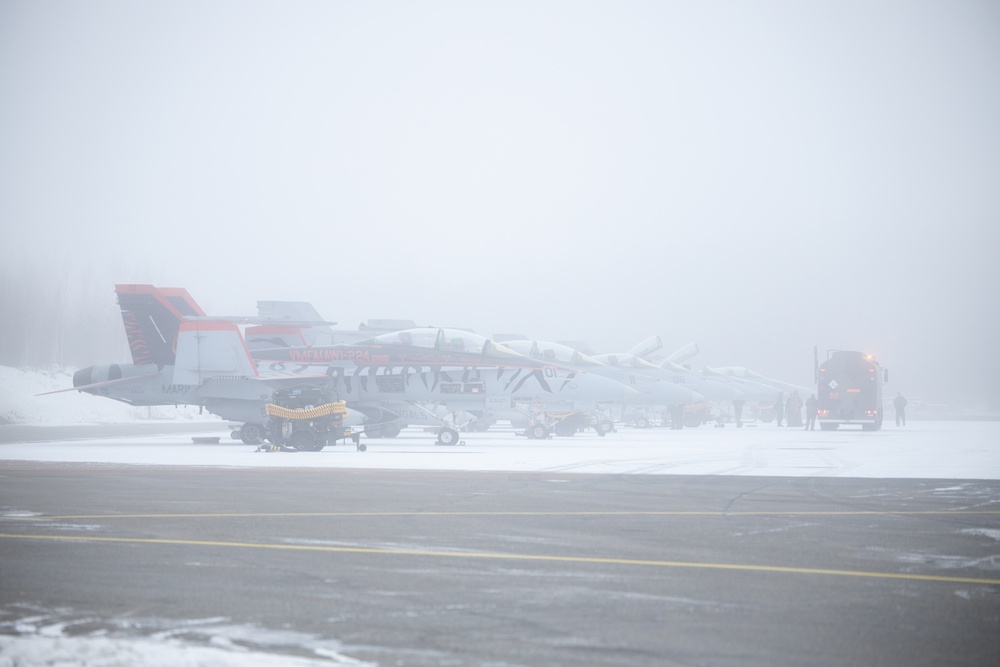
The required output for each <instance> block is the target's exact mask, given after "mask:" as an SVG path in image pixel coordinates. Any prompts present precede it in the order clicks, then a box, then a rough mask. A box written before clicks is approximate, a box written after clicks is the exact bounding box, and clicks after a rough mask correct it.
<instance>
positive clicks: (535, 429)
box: [528, 424, 549, 440]
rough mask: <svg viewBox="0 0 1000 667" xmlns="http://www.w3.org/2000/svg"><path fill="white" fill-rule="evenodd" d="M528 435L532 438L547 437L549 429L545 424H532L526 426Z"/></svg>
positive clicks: (542, 438) (540, 438)
mask: <svg viewBox="0 0 1000 667" xmlns="http://www.w3.org/2000/svg"><path fill="white" fill-rule="evenodd" d="M528 437H529V438H531V439H532V440H544V439H545V438H547V437H549V429H547V428H545V424H532V425H531V426H529V427H528Z"/></svg>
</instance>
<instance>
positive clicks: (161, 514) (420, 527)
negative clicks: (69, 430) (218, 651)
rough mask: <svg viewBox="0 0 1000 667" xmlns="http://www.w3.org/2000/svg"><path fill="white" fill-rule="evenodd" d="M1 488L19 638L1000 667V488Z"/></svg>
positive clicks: (412, 482) (329, 474) (415, 659)
mask: <svg viewBox="0 0 1000 667" xmlns="http://www.w3.org/2000/svg"><path fill="white" fill-rule="evenodd" d="M0 475H2V479H0V514H2V515H3V516H2V517H0V533H2V537H0V600H2V606H0V611H2V614H3V615H2V616H0V621H3V626H4V627H5V628H8V630H7V632H11V631H12V630H10V629H11V628H15V627H17V621H18V620H19V619H20V620H24V619H28V618H32V617H33V618H36V619H37V618H38V617H40V616H45V617H46V618H47V619H48V621H47V622H51V624H52V625H53V626H59V627H62V628H69V630H66V632H72V633H75V634H93V635H101V634H104V633H111V634H114V633H121V632H124V631H127V632H129V633H132V634H155V633H156V632H162V631H163V628H164V627H165V626H169V625H171V624H173V627H175V628H176V627H189V628H190V630H189V631H188V633H189V635H190V638H191V639H192V640H195V639H197V638H204V637H207V636H210V635H211V626H213V624H215V625H218V624H219V623H226V624H230V625H232V624H245V625H248V626H252V627H256V628H263V629H269V630H274V631H278V630H282V629H285V630H289V629H291V630H294V631H295V632H297V633H302V636H308V637H314V638H317V637H318V638H325V639H328V640H330V641H331V642H336V646H337V647H338V650H339V652H340V653H341V654H343V655H347V656H350V657H353V658H357V659H359V660H363V661H369V662H372V663H377V664H379V665H804V664H809V665H848V664H865V665H879V664H885V665H901V664H906V665H986V664H1000V638H998V637H1000V634H998V632H1000V556H998V551H1000V549H998V544H1000V506H998V500H1000V482H996V481H968V480H963V481H960V482H949V481H941V480H873V479H850V478H780V477H767V478H759V477H720V476H706V477H699V476H669V475H659V476H642V475H629V476H623V475H578V476H577V475H569V474H553V473H543V474H532V473H470V472H426V471H424V472H413V471H391V470H376V471H360V470H331V469H318V470H309V469H287V470H285V469H271V470H264V469H219V468H188V467H172V466H160V467H142V466H116V465H78V464H59V463H52V464H44V463H31V462H2V463H0ZM199 619H200V620H199ZM185 624H187V625H185ZM206 628H207V629H206ZM240 645H244V646H250V647H252V648H254V649H257V650H263V651H278V652H285V653H295V652H299V653H300V654H302V655H311V656H312V657H315V653H311V652H310V650H311V649H309V648H308V646H306V645H305V644H303V645H302V646H298V647H295V646H289V645H287V644H285V645H282V646H280V647H276V646H274V645H270V644H269V643H268V641H267V639H266V636H265V634H264V633H262V634H261V636H260V637H257V638H246V639H243V640H240Z"/></svg>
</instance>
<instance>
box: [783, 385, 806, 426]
mask: <svg viewBox="0 0 1000 667" xmlns="http://www.w3.org/2000/svg"><path fill="white" fill-rule="evenodd" d="M785 411H786V412H787V413H788V425H789V426H802V399H801V398H800V397H799V392H797V391H793V392H792V395H791V396H789V397H788V404H787V405H786V406H785Z"/></svg>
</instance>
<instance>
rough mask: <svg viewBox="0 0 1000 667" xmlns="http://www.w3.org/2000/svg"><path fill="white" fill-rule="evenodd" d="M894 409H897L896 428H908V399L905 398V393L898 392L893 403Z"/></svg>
mask: <svg viewBox="0 0 1000 667" xmlns="http://www.w3.org/2000/svg"><path fill="white" fill-rule="evenodd" d="M892 407H894V408H896V426H900V425H902V426H906V399H905V398H903V392H901V391H897V392H896V398H894V399H893V401H892ZM900 422H902V424H901V423H900Z"/></svg>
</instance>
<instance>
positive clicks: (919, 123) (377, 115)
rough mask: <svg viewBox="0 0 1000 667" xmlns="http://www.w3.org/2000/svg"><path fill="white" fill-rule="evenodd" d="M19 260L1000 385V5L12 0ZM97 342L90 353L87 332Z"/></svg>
mask: <svg viewBox="0 0 1000 667" xmlns="http://www.w3.org/2000/svg"><path fill="white" fill-rule="evenodd" d="M0 100H2V104H0V225H2V233H3V248H4V250H3V254H4V256H5V261H7V262H8V263H9V264H10V265H13V266H21V267H24V266H28V267H53V272H52V275H54V276H55V275H58V276H61V278H59V279H61V280H67V279H68V280H72V277H73V276H74V275H75V274H76V272H88V271H89V272H90V273H91V274H94V273H95V272H96V274H97V275H99V276H101V277H103V278H104V279H106V280H107V283H108V286H107V293H108V299H109V301H113V298H114V297H113V291H112V290H113V283H114V282H133V281H134V282H154V283H156V284H160V285H163V286H182V287H187V288H188V290H189V291H191V293H192V294H193V295H194V296H195V298H196V299H197V300H198V301H199V302H200V303H201V304H202V305H203V307H204V308H205V309H206V310H207V311H208V312H209V313H217V314H235V313H244V314H245V313H252V312H253V311H254V310H255V302H256V301H257V300H258V299H287V300H304V301H312V302H313V303H315V304H316V306H317V307H318V308H319V309H320V312H322V313H323V314H324V315H325V316H326V317H328V318H329V319H332V320H335V321H338V322H340V323H342V324H343V325H344V326H346V327H350V328H356V327H357V325H358V323H359V322H360V321H361V320H364V319H368V318H376V317H399V318H411V319H414V320H417V321H418V322H420V323H421V324H435V325H449V326H461V327H468V328H473V329H475V330H477V331H479V332H480V333H484V334H492V333H496V332H519V333H527V334H529V335H531V336H533V337H537V338H544V339H578V340H579V339H582V340H586V341H589V342H590V343H591V345H592V346H593V347H595V348H598V349H599V350H601V351H616V350H622V349H624V348H627V347H629V346H631V345H632V344H634V343H635V342H637V341H638V340H640V339H642V338H645V337H647V336H649V335H651V334H654V333H655V334H659V335H660V336H662V337H663V340H664V342H665V344H666V346H667V347H668V348H676V347H679V346H681V345H683V344H685V343H688V342H691V341H697V342H698V343H699V344H700V346H701V348H702V353H701V355H700V356H699V357H697V358H696V359H695V360H694V363H695V365H698V366H700V365H702V364H709V365H745V366H748V367H751V368H754V369H755V370H758V371H759V372H762V373H765V374H767V375H772V376H775V377H780V378H782V379H786V380H789V381H793V382H801V383H809V382H811V379H812V350H813V346H814V345H818V346H819V347H820V350H821V351H823V350H826V349H827V348H841V349H863V350H866V351H870V352H872V353H874V354H876V355H877V356H879V357H880V359H881V360H882V361H883V362H884V363H885V365H887V366H888V367H889V368H891V369H892V372H893V381H892V383H891V384H890V385H889V386H888V387H887V390H890V391H892V393H895V391H897V390H901V391H903V392H904V393H907V394H909V395H911V396H924V397H926V398H928V399H934V400H949V399H950V400H962V401H983V400H986V401H988V402H991V403H992V405H993V406H994V407H996V406H997V405H998V403H1000V354H998V352H997V347H996V345H997V341H998V340H1000V316H998V313H997V310H998V307H1000V298H998V296H1000V294H998V292H1000V269H998V251H1000V231H998V228H1000V4H998V3H996V2H993V1H981V2H976V1H962V0H958V1H951V0H949V1H944V0H940V1H933V2H927V1H921V0H900V1H893V0H885V1H878V0H875V1H874V2H873V1H870V0H865V1H863V2H862V1H851V0H836V1H830V2H798V1H795V0H788V1H785V2H760V1H756V2H755V1H752V0H747V1H734V2H712V1H700V0H699V1H692V2H666V1H663V2H584V1H580V0H573V1H569V2H539V1H530V2H509V1H504V2H499V1H498V2H468V1H461V2H351V3H347V2H332V1H324V2H252V1H240V2H212V1H201V0H199V1H197V2H177V1H171V2H159V3H150V2H142V3H136V2H127V1H124V0H123V1H119V2H68V1H67V2H59V1H51V2H35V1H19V0H4V1H3V2H0ZM100 361H106V360H95V362H100Z"/></svg>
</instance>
